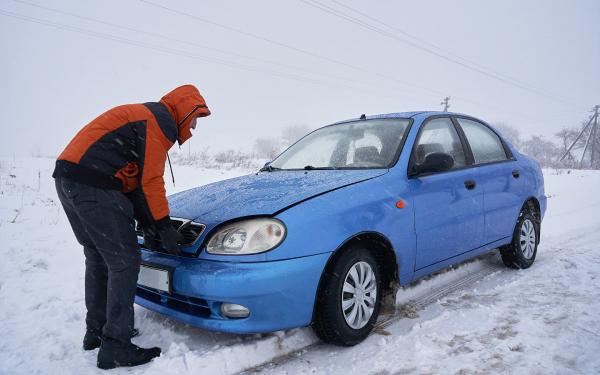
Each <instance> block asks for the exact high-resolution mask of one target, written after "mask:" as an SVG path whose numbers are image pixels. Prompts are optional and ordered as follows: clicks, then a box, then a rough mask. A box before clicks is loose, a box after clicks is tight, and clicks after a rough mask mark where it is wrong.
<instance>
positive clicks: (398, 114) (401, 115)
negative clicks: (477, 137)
mask: <svg viewBox="0 0 600 375" xmlns="http://www.w3.org/2000/svg"><path fill="white" fill-rule="evenodd" d="M417 115H419V116H421V115H423V116H422V117H425V118H427V117H430V116H438V115H454V116H465V117H471V118H474V119H477V118H476V117H473V116H469V115H465V114H462V113H454V112H443V111H414V112H396V113H385V114H381V115H372V116H366V117H365V118H364V119H362V120H373V119H379V118H413V117H415V116H417ZM360 120H361V118H353V119H348V120H343V121H338V122H335V123H333V124H331V125H337V124H343V123H346V122H353V121H360Z"/></svg>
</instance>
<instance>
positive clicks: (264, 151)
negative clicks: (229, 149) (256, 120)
mask: <svg viewBox="0 0 600 375" xmlns="http://www.w3.org/2000/svg"><path fill="white" fill-rule="evenodd" d="M254 150H255V151H256V153H257V155H258V157H261V158H268V159H274V158H275V157H276V156H277V155H279V152H280V150H281V140H279V139H277V138H257V139H256V141H254Z"/></svg>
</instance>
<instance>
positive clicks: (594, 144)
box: [590, 105, 600, 168]
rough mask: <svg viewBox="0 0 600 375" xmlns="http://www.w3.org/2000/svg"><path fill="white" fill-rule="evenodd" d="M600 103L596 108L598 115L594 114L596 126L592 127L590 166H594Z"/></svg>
mask: <svg viewBox="0 0 600 375" xmlns="http://www.w3.org/2000/svg"><path fill="white" fill-rule="evenodd" d="M599 108H600V105H597V106H596V107H595V108H594V109H595V110H596V115H595V116H594V128H593V129H592V133H593V134H594V135H592V156H591V159H590V166H591V167H592V168H593V167H594V154H595V153H596V152H595V151H596V129H597V128H598V109H599Z"/></svg>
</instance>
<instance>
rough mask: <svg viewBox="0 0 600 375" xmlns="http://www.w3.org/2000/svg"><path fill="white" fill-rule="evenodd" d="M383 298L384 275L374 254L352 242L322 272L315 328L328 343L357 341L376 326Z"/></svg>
mask: <svg viewBox="0 0 600 375" xmlns="http://www.w3.org/2000/svg"><path fill="white" fill-rule="evenodd" d="M361 273H362V274H361ZM356 285H358V287H355V286H356ZM352 289H353V291H351V290H352ZM380 301H381V277H380V272H379V267H378V265H377V261H376V260H375V257H373V255H372V254H371V253H370V252H369V251H368V250H366V249H365V248H363V247H361V246H350V247H349V248H347V249H346V250H345V251H344V252H343V253H342V254H341V256H340V257H339V258H338V259H337V260H335V263H334V264H332V266H331V267H327V269H326V270H325V273H324V274H323V277H322V279H321V284H320V285H319V289H318V291H317V298H316V308H315V313H314V319H313V323H312V328H313V330H314V332H315V333H316V334H317V336H318V337H319V338H320V339H321V340H322V341H324V342H326V343H330V344H334V345H339V346H353V345H356V344H358V343H360V342H361V341H363V340H364V339H365V338H366V337H367V336H368V335H369V333H371V330H372V329H373V327H374V326H375V322H377V316H378V315H379V309H380V307H381V303H380ZM369 314H370V316H369Z"/></svg>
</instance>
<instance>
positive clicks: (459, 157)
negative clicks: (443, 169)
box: [414, 118, 467, 169]
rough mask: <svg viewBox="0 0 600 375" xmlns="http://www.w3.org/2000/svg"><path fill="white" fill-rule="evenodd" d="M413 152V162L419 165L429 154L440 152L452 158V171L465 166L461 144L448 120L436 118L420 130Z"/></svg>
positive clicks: (450, 121)
mask: <svg viewBox="0 0 600 375" xmlns="http://www.w3.org/2000/svg"><path fill="white" fill-rule="evenodd" d="M415 152H416V154H415V159H414V160H415V161H416V162H417V164H421V163H422V162H423V160H424V159H425V156H426V155H427V154H429V153H432V152H442V153H444V154H448V155H450V156H452V157H453V158H454V167H453V168H452V169H458V168H464V167H465V166H466V165H467V162H466V159H465V153H464V151H463V147H462V143H461V142H460V138H458V133H456V129H455V128H454V125H453V124H452V120H450V119H449V118H436V119H433V120H431V121H429V122H427V123H426V124H425V125H424V126H423V128H422V129H421V134H420V135H419V139H418V140H417V148H416V149H415Z"/></svg>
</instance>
